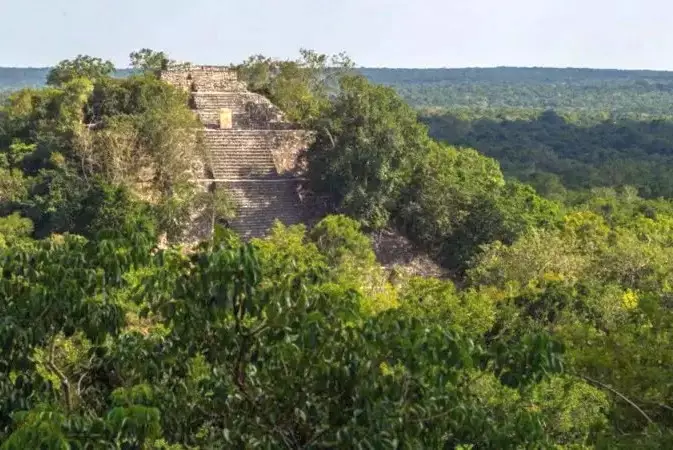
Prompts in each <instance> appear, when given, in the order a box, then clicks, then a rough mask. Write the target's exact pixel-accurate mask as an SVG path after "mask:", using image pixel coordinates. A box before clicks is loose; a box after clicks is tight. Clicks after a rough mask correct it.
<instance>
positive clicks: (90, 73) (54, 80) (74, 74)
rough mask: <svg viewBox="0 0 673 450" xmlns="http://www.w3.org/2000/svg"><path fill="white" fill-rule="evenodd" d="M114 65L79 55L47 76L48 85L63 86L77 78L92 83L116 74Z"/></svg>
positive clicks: (58, 66)
mask: <svg viewBox="0 0 673 450" xmlns="http://www.w3.org/2000/svg"><path fill="white" fill-rule="evenodd" d="M114 69H115V68H114V64H112V62H110V61H104V60H102V59H100V58H94V57H91V56H86V55H79V56H77V57H76V58H75V59H72V60H63V61H61V62H60V63H58V65H57V66H56V67H54V68H53V69H51V70H50V71H49V73H48V74H47V84H48V85H52V86H62V85H64V84H66V83H69V82H71V81H73V80H75V79H77V78H87V79H89V80H92V81H96V80H99V79H101V78H105V77H107V76H110V74H112V72H114Z"/></svg>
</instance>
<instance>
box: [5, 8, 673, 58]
mask: <svg viewBox="0 0 673 450" xmlns="http://www.w3.org/2000/svg"><path fill="white" fill-rule="evenodd" d="M0 24H1V28H2V33H1V34H0V36H1V37H0V66H46V65H52V64H55V63H57V62H58V61H60V60H61V59H64V58H70V57H74V56H76V55H77V54H79V53H82V54H89V55H94V56H100V57H103V58H106V59H111V60H113V61H114V62H115V63H116V64H117V65H119V66H126V65H127V63H128V54H129V52H130V51H132V50H135V49H138V48H141V47H149V48H153V49H158V50H165V51H167V52H168V53H169V54H170V55H171V56H172V57H173V58H175V59H179V60H185V61H191V62H194V63H202V64H226V63H229V62H239V61H241V60H243V59H244V58H245V57H246V56H248V55H250V54H253V53H263V54H265V55H270V56H279V57H289V56H294V55H296V54H297V50H298V49H299V48H300V47H307V48H312V49H315V50H318V51H320V52H324V53H331V52H339V51H346V52H347V53H348V54H349V55H350V56H351V57H352V58H353V59H354V60H355V61H356V63H358V64H359V65H363V66H379V67H380V66H388V67H465V66H496V65H510V66H513V65H517V66H533V65H536V66H562V67H567V66H573V67H614V68H644V69H645V68H646V69H673V2H670V1H668V0H565V1H564V0H461V1H455V0H408V1H402V0H240V1H234V0H0Z"/></svg>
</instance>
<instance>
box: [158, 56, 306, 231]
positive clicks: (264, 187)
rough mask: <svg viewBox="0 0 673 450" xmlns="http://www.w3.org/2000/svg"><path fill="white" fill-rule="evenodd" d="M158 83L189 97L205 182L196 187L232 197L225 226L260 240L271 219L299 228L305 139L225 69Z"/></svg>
mask: <svg viewBox="0 0 673 450" xmlns="http://www.w3.org/2000/svg"><path fill="white" fill-rule="evenodd" d="M161 77H162V79H163V80H165V81H166V82H168V83H171V84H173V85H174V86H176V87H179V88H181V89H184V90H185V91H187V92H189V93H190V105H191V107H192V109H193V110H194V111H195V113H196V114H197V115H198V117H199V118H200V120H201V123H203V125H204V127H205V130H204V134H205V146H206V151H207V156H208V161H207V165H208V168H207V169H208V170H207V174H208V176H207V177H206V178H205V179H204V180H202V181H204V182H210V183H215V185H216V186H217V187H224V188H226V189H227V190H228V191H229V192H230V193H231V194H232V196H233V197H234V200H235V201H236V204H237V205H238V213H237V216H236V218H235V219H234V220H233V221H232V222H231V224H230V226H231V227H232V228H233V229H234V230H236V231H237V232H238V233H239V234H240V235H241V236H243V237H244V238H250V237H257V236H262V235H264V234H265V233H266V231H267V230H268V229H269V228H270V227H271V225H272V224H273V222H274V221H275V220H276V219H278V220H280V221H281V222H283V223H285V224H286V225H292V224H295V223H300V222H304V221H305V218H306V217H305V215H306V212H307V208H305V207H304V206H303V205H302V202H301V196H300V190H301V189H300V188H301V180H300V178H299V177H298V176H297V172H298V170H297V169H298V167H297V158H298V156H299V154H300V153H301V152H302V151H304V150H305V149H306V148H307V146H308V143H309V142H310V133H309V132H307V131H304V130H300V129H297V127H296V126H294V124H292V123H290V122H288V121H286V120H285V118H284V116H283V113H282V111H280V110H279V109H278V108H277V107H276V106H275V105H273V104H272V103H271V102H270V101H269V100H268V99H267V98H266V97H264V96H262V95H259V94H256V93H253V92H250V91H248V90H247V88H246V86H245V83H242V82H240V81H239V80H238V77H237V73H236V72H235V71H233V70H231V69H229V68H226V67H217V66H215V67H214V66H189V67H186V68H179V69H173V70H168V71H166V72H164V73H162V76H161Z"/></svg>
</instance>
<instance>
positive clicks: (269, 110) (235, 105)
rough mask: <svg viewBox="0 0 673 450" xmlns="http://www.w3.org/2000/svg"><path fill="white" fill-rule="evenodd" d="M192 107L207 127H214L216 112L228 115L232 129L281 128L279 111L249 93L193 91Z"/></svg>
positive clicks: (216, 120)
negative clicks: (231, 119)
mask: <svg viewBox="0 0 673 450" xmlns="http://www.w3.org/2000/svg"><path fill="white" fill-rule="evenodd" d="M192 99H193V100H192V106H193V107H194V109H195V111H196V113H197V114H198V116H199V119H201V123H203V124H204V125H205V126H206V127H208V128H217V127H218V126H219V120H220V110H222V109H228V110H230V111H231V113H232V118H233V128H234V129H257V130H259V129H274V128H282V124H283V114H282V112H281V111H280V110H279V109H278V108H277V107H276V106H275V105H273V104H272V103H271V102H269V100H268V99H266V98H265V97H264V96H262V95H259V94H255V93H253V92H246V91H244V92H194V93H192Z"/></svg>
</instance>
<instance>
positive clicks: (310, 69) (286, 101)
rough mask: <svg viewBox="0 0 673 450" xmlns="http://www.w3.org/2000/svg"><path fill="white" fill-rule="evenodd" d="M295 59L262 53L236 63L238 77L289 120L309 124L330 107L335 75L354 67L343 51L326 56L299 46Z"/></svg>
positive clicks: (338, 76) (342, 73)
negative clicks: (278, 57) (298, 53)
mask: <svg viewBox="0 0 673 450" xmlns="http://www.w3.org/2000/svg"><path fill="white" fill-rule="evenodd" d="M300 54H301V56H300V58H298V59H297V60H277V59H273V58H267V57H264V56H262V55H257V56H253V57H250V58H249V59H247V60H246V61H244V62H243V63H242V64H239V65H238V66H236V69H237V71H238V75H239V79H240V80H241V81H244V82H246V83H247V85H248V89H250V90H251V91H253V92H257V93H260V94H263V95H264V96H266V97H268V98H269V99H270V100H271V101H272V102H273V103H274V104H275V105H276V106H278V107H279V108H280V109H281V110H282V111H283V112H284V113H285V114H286V115H287V118H288V119H289V120H291V121H294V122H298V123H300V124H302V125H305V126H312V124H313V123H314V122H315V121H316V120H317V119H318V118H319V117H320V116H321V114H322V113H323V111H324V110H325V108H327V107H329V101H328V100H329V94H330V93H331V92H332V91H333V90H334V89H335V88H337V87H338V79H339V78H340V77H341V76H343V75H344V74H346V73H349V72H350V71H351V70H352V68H353V63H352V62H351V61H350V59H349V58H348V57H347V56H346V55H345V54H343V53H342V54H338V55H333V56H331V57H330V56H328V55H324V54H319V53H316V52H314V51H313V50H306V49H302V50H300Z"/></svg>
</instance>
